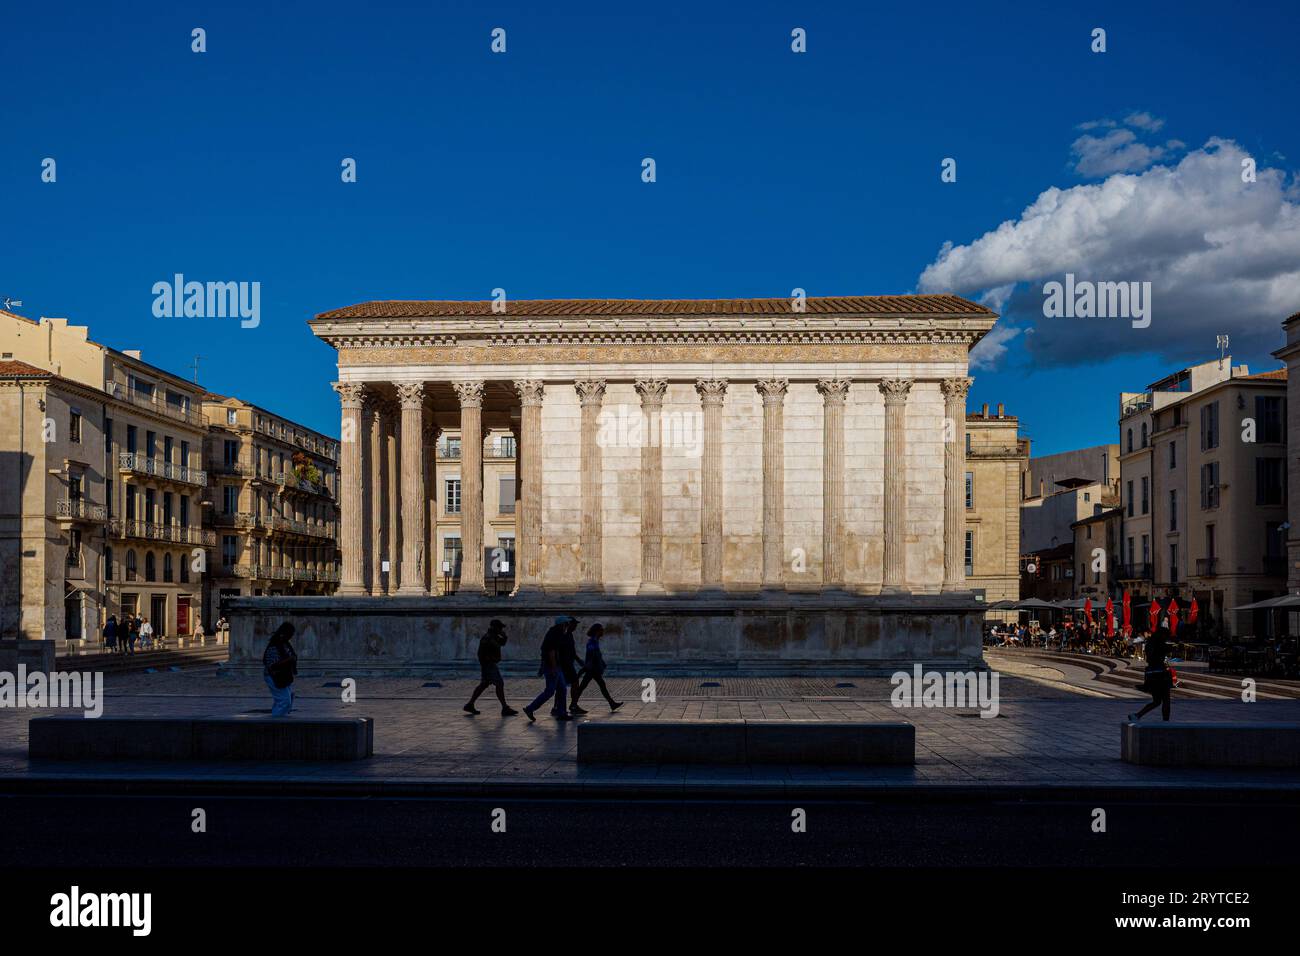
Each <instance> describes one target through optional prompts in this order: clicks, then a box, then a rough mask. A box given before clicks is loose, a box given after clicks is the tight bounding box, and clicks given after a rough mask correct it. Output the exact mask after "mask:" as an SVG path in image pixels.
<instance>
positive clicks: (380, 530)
mask: <svg viewBox="0 0 1300 956" xmlns="http://www.w3.org/2000/svg"><path fill="white" fill-rule="evenodd" d="M392 414H393V411H392V405H391V404H390V403H389V402H387V401H376V402H375V408H374V412H373V413H372V414H371V416H370V474H369V478H370V535H369V537H368V538H367V541H366V544H367V550H368V551H369V552H370V587H369V591H370V594H371V595H381V594H385V593H387V590H388V580H387V577H386V576H385V574H384V564H383V562H384V552H385V551H386V550H387V547H388V477H389V476H388V450H387V449H386V448H385V447H384V445H385V442H384V432H385V431H386V430H387V428H388V426H389V423H390V422H391V420H392Z"/></svg>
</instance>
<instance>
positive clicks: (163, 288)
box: [153, 272, 262, 329]
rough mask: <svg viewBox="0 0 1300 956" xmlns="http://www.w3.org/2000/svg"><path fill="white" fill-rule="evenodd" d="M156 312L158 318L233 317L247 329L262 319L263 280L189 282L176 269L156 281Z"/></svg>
mask: <svg viewBox="0 0 1300 956" xmlns="http://www.w3.org/2000/svg"><path fill="white" fill-rule="evenodd" d="M153 295H154V300H153V314H154V316H155V317H157V318H159V319H180V318H185V319H234V318H237V319H239V320H240V322H239V326H240V328H244V329H255V328H257V327H258V325H260V324H261V322H262V283H260V282H194V281H190V282H186V281H185V276H183V275H181V273H179V272H178V273H176V275H175V276H173V277H172V280H171V281H170V282H166V281H163V282H155V283H154V284H153Z"/></svg>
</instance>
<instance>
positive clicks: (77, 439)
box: [68, 408, 81, 445]
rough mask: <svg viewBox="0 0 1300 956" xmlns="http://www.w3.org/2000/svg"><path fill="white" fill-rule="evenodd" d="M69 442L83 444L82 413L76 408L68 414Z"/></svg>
mask: <svg viewBox="0 0 1300 956" xmlns="http://www.w3.org/2000/svg"><path fill="white" fill-rule="evenodd" d="M68 441H70V442H73V443H75V444H78V445H80V444H81V412H79V411H77V410H76V409H75V408H74V409H72V410H71V411H70V412H68Z"/></svg>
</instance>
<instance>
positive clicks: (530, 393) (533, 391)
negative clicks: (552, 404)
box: [515, 379, 546, 408]
mask: <svg viewBox="0 0 1300 956" xmlns="http://www.w3.org/2000/svg"><path fill="white" fill-rule="evenodd" d="M515 394H517V395H518V396H519V404H520V405H523V406H524V407H525V408H526V407H529V406H539V405H541V404H542V396H543V395H544V394H546V385H545V383H543V382H539V381H537V380H536V379H521V380H520V381H518V382H515Z"/></svg>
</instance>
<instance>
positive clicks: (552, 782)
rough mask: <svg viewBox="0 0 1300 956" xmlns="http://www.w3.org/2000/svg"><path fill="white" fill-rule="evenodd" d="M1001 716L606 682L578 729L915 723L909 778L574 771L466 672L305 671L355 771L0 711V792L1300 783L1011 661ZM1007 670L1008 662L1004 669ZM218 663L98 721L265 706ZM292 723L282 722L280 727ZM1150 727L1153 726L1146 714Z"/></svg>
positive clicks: (1213, 716) (1299, 775)
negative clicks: (371, 724)
mask: <svg viewBox="0 0 1300 956" xmlns="http://www.w3.org/2000/svg"><path fill="white" fill-rule="evenodd" d="M1003 663H1005V664H1006V666H1007V667H1010V668H1015V669H1016V670H1017V671H1018V672H1019V673H1017V674H1009V673H1006V671H1005V670H1003V676H1002V680H1001V688H1000V690H1001V695H1000V696H1001V703H1000V709H999V714H998V716H997V717H995V718H982V717H980V716H979V714H978V711H976V710H974V709H969V710H951V709H948V710H945V709H895V708H894V707H892V706H891V704H890V702H889V694H890V691H891V686H890V684H889V681H888V679H886V678H864V677H845V678H835V677H809V678H798V677H771V678H768V677H718V678H713V679H710V678H706V677H661V678H657V679H656V692H657V693H656V700H655V701H654V702H653V703H647V702H643V701H642V699H641V681H640V678H639V677H637V678H632V677H624V678H615V679H613V680H611V681H610V682H609V683H610V689H611V691H612V692H613V694H614V695H615V697H616V698H618V699H620V700H623V701H625V702H626V703H625V704H624V706H623V707H622V709H620V710H619V711H618V713H617V714H611V713H610V711H609V709H608V707H607V706H606V705H605V703H604V702H603V701H602V700H601V698H600V696H599V694H598V693H596V690H595V688H594V687H593V688H591V689H590V690H589V691H588V694H587V695H586V696H585V697H584V700H583V703H584V706H586V707H588V709H589V710H590V713H589V714H588V716H587V717H586V718H584V719H585V720H592V721H608V720H615V721H627V720H668V719H671V720H709V719H718V718H756V719H757V718H762V719H782V720H836V721H844V720H847V721H896V720H900V719H901V720H906V721H909V722H911V723H912V724H914V725H915V726H916V765H915V766H913V767H883V766H882V767H858V768H853V767H823V766H807V765H804V766H788V767H787V766H780V765H775V766H761V767H759V766H753V767H707V766H677V765H666V766H617V767H615V766H591V765H584V766H582V767H579V765H578V763H577V760H576V746H577V726H578V722H576V721H575V722H573V723H567V724H566V723H558V722H556V721H555V720H553V719H552V718H551V717H550V716H549V714H548V713H547V711H546V707H543V709H542V710H540V711H539V712H538V714H537V723H535V724H530V723H529V722H528V720H527V718H526V717H524V716H523V715H522V714H520V715H519V716H517V717H511V718H502V717H501V716H499V713H498V709H497V706H496V701H495V700H494V699H492V698H491V697H490V696H488V697H485V698H481V699H480V701H479V706H480V709H481V710H482V713H481V714H480V715H479V716H477V717H475V716H470V715H468V714H466V713H465V712H464V711H462V710H461V705H462V704H463V703H464V702H465V700H466V699H467V698H468V696H469V693H470V690H471V689H472V687H473V686H474V684H475V683H476V681H475V680H473V679H469V678H466V677H463V676H448V677H442V678H439V677H431V678H427V679H424V680H421V679H418V678H384V679H379V678H362V679H359V680H358V683H357V702H356V703H351V704H348V703H343V701H342V700H341V694H342V690H341V688H340V687H339V686H338V681H337V679H330V678H321V677H316V678H302V679H300V680H299V682H298V684H297V685H296V689H297V707H296V710H295V713H296V714H299V715H307V716H368V717H372V718H374V721H375V755H374V757H373V758H371V759H369V760H364V761H358V762H354V763H301V762H293V763H262V764H248V763H242V762H234V763H231V762H224V763H189V762H186V763H167V762H160V761H112V762H107V761H98V762H77V761H48V760H36V761H34V760H30V759H29V758H28V756H27V721H28V720H29V719H30V718H31V717H32V716H34V715H36V714H38V713H41V712H40V711H32V710H27V709H21V710H15V709H6V710H3V711H0V786H5V787H8V788H11V789H13V788H24V787H40V786H54V785H67V784H72V783H73V782H74V781H77V780H79V779H80V780H85V781H89V780H90V778H91V777H93V778H94V780H95V781H97V785H100V786H112V785H115V784H118V785H125V784H128V783H129V784H131V785H133V786H137V787H139V786H146V785H152V786H157V787H166V786H183V785H204V786H215V785H221V786H229V787H234V788H238V787H247V788H253V789H256V788H257V787H258V786H259V784H260V785H262V786H265V787H274V788H283V789H292V788H295V787H298V788H306V789H311V788H317V789H320V790H329V789H331V788H334V789H342V790H347V791H351V792H356V791H357V790H373V791H374V792H392V791H400V790H402V789H403V788H409V789H410V790H412V791H415V792H422V793H447V794H479V793H496V792H504V793H509V792H518V793H529V792H554V793H560V792H573V791H583V792H586V791H590V792H593V793H594V792H600V791H608V792H621V793H646V794H665V795H671V794H675V793H679V794H688V793H690V794H697V793H698V794H706V793H710V792H713V793H720V792H737V793H740V792H744V793H751V794H755V795H781V794H789V793H795V792H800V793H802V792H810V793H816V792H818V791H821V790H825V791H828V792H840V791H843V792H845V793H849V792H862V791H870V790H873V789H880V788H884V789H897V788H922V789H932V788H944V789H946V790H949V791H951V792H956V791H957V790H959V789H961V788H1010V789H1012V790H1014V789H1015V788H1017V787H1034V788H1075V789H1077V788H1108V787H1115V788H1126V789H1131V788H1144V787H1156V788H1189V787H1190V788H1204V787H1208V788H1224V787H1226V788H1238V787H1247V788H1249V787H1261V788H1283V789H1287V790H1300V772H1297V771H1288V770H1250V771H1244V770H1206V769H1175V768H1155V767H1139V766H1132V765H1129V764H1125V763H1122V762H1121V761H1120V759H1119V726H1120V723H1121V722H1122V721H1123V720H1124V719H1125V716H1126V715H1127V714H1128V713H1130V712H1131V711H1133V710H1135V709H1136V708H1137V706H1138V705H1139V704H1140V699H1139V698H1138V697H1137V696H1136V695H1135V694H1133V693H1132V692H1131V691H1127V690H1125V689H1123V688H1114V687H1110V688H1107V687H1105V686H1103V685H1096V686H1094V687H1089V686H1088V685H1087V682H1086V680H1084V679H1082V678H1080V679H1079V682H1078V683H1077V684H1072V683H1069V682H1067V681H1066V680H1064V679H1063V677H1064V675H1063V674H1062V673H1061V672H1060V671H1054V670H1052V669H1050V668H1046V667H1041V666H1037V665H1033V664H1029V663H1024V662H1019V661H1004V662H1003ZM1000 666H1001V665H1000ZM214 671H215V668H213V669H211V670H209V669H208V668H202V669H193V670H184V671H174V672H159V673H154V674H109V675H107V676H106V678H105V710H104V712H105V714H106V715H108V716H160V715H168V716H233V715H240V714H248V715H255V714H266V713H267V712H268V710H269V705H270V700H269V695H268V694H267V693H266V690H265V686H264V685H263V684H262V683H261V681H260V680H258V679H255V678H247V677H234V676H228V675H221V674H218V673H215V672H214ZM539 684H540V681H538V680H537V679H536V678H534V677H524V676H516V677H510V676H508V677H507V692H508V694H509V698H510V702H511V704H512V705H513V706H515V707H517V708H522V706H523V705H524V704H525V703H527V702H528V700H529V699H530V698H531V697H532V696H533V695H534V694H535V693H536V692H537V690H538V689H539ZM1173 714H1174V718H1175V719H1176V720H1177V719H1183V720H1215V721H1246V722H1248V721H1279V720H1287V721H1297V720H1300V701H1274V700H1266V701H1260V702H1258V703H1251V704H1245V703H1241V702H1239V701H1231V700H1203V699H1185V698H1184V699H1179V698H1178V696H1177V692H1175V700H1174V711H1173ZM289 719H292V718H289ZM1148 719H1150V718H1148Z"/></svg>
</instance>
